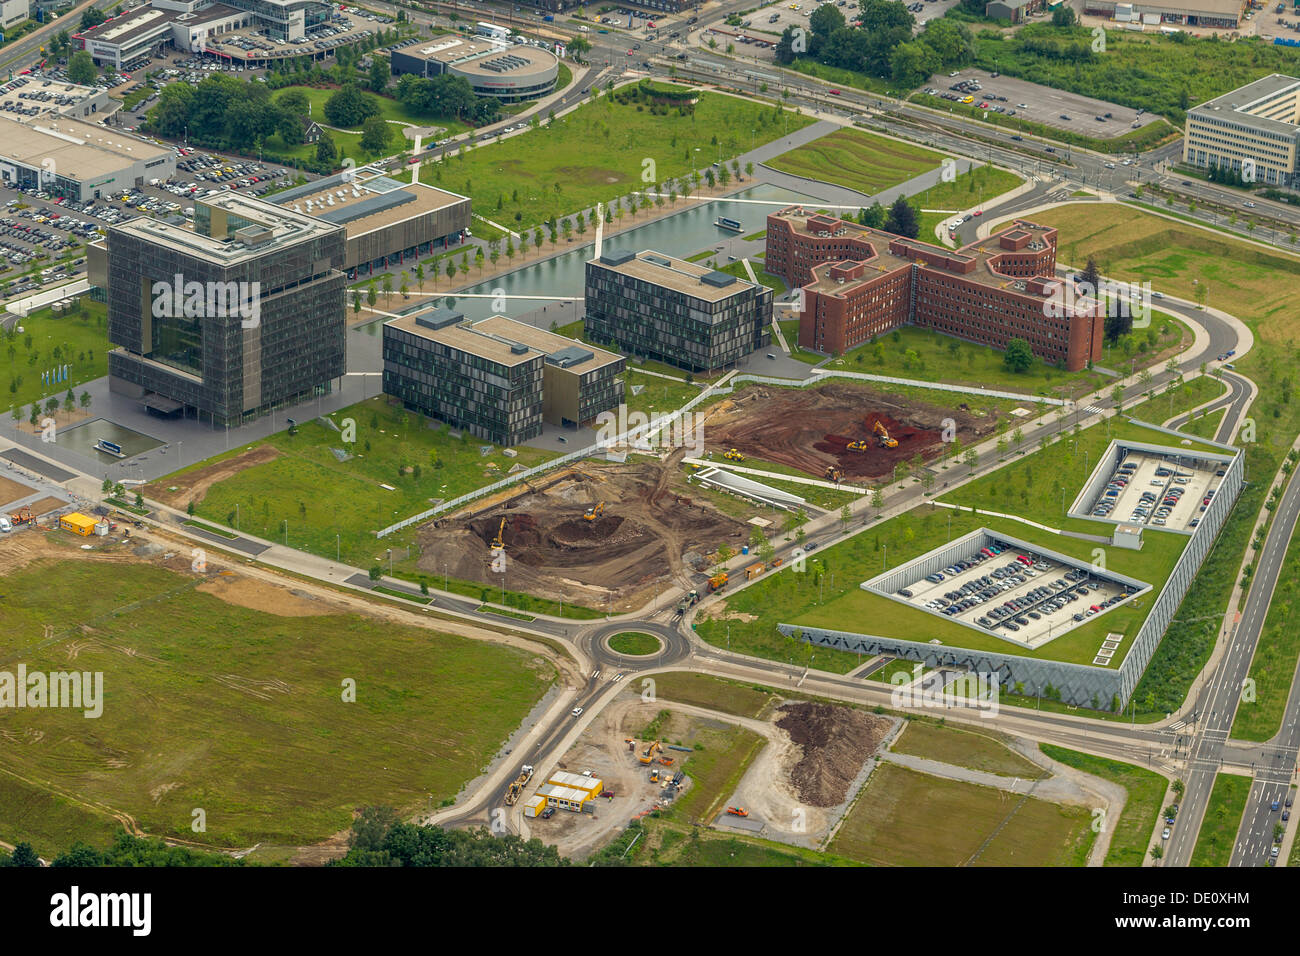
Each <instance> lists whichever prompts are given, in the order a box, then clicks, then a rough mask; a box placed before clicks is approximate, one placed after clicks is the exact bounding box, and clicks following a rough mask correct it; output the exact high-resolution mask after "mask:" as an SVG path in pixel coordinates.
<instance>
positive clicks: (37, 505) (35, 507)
mask: <svg viewBox="0 0 1300 956" xmlns="http://www.w3.org/2000/svg"><path fill="white" fill-rule="evenodd" d="M67 506H68V502H67V499H65V498H55V497H54V496H53V495H48V496H46V497H44V498H37V499H36V500H35V501H33V502H32V503H31V504H30V505H28V506H27V507H29V508H31V509H32V514H33V515H36V516H37V517H39V516H41V515H45V514H49V513H50V512H51V511H58V510H59V509H60V508H66V507H67Z"/></svg>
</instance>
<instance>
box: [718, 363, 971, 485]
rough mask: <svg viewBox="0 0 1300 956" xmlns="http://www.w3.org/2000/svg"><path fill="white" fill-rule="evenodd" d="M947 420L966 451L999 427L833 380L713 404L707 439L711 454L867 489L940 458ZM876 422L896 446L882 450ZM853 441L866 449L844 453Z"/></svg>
mask: <svg viewBox="0 0 1300 956" xmlns="http://www.w3.org/2000/svg"><path fill="white" fill-rule="evenodd" d="M948 419H951V421H952V424H953V425H954V426H955V427H956V435H955V437H957V438H959V439H960V440H961V441H962V443H963V444H964V445H970V444H972V443H974V442H975V441H977V440H978V439H980V438H982V437H983V436H985V435H987V434H988V433H990V432H991V431H993V429H994V427H995V425H996V421H995V418H994V416H992V415H986V416H984V417H980V416H978V415H975V414H973V413H972V412H971V411H970V410H969V408H967V407H966V406H965V404H958V405H956V406H955V407H951V408H946V407H939V406H935V405H929V404H926V403H924V402H918V401H915V400H913V399H909V398H904V397H901V396H898V395H889V394H886V393H883V392H877V391H876V390H874V389H871V388H867V387H864V386H861V385H857V384H851V385H850V384H845V383H842V382H831V383H827V384H826V385H821V386H818V387H817V388H806V389H799V390H795V389H772V388H765V387H762V386H748V387H746V388H743V389H741V390H740V392H737V393H736V395H735V396H734V397H733V399H732V400H731V401H728V402H724V403H722V404H720V405H719V406H718V408H717V410H716V411H715V413H714V414H713V415H712V416H711V417H710V419H709V422H708V427H707V432H706V434H707V437H708V446H709V448H710V450H711V451H714V454H715V455H716V454H717V453H718V452H721V451H726V450H727V449H728V448H736V449H738V450H739V451H741V452H742V453H744V454H746V455H750V456H752V457H754V458H759V459H763V460H765V461H771V462H777V463H779V464H784V465H789V466H791V467H794V468H798V469H799V470H800V471H803V472H806V473H807V474H808V475H810V476H812V477H815V478H821V477H822V476H823V475H825V473H826V467H827V466H828V465H833V466H835V467H836V468H838V469H840V471H841V472H842V473H843V474H844V476H845V477H846V478H848V479H850V480H852V479H855V478H856V479H859V480H860V483H864V484H865V483H867V482H868V481H870V480H872V479H878V478H882V477H886V476H889V475H892V474H893V471H894V467H895V466H896V465H897V464H898V463H899V462H902V461H910V460H912V459H914V458H916V457H917V456H918V455H919V456H920V457H921V458H922V459H923V460H930V459H933V458H936V457H938V455H939V453H940V450H941V448H942V440H943V429H944V427H945V421H946V420H948ZM877 422H879V423H880V424H881V425H882V426H883V427H884V428H885V429H886V430H887V431H888V432H889V436H890V437H891V438H893V439H894V440H896V441H897V442H898V445H897V447H895V448H885V447H881V445H880V443H879V441H878V440H877V436H876V435H875V433H874V428H875V425H876V423H877ZM855 441H866V442H867V445H868V447H867V449H866V450H865V451H849V448H848V446H849V443H850V442H855Z"/></svg>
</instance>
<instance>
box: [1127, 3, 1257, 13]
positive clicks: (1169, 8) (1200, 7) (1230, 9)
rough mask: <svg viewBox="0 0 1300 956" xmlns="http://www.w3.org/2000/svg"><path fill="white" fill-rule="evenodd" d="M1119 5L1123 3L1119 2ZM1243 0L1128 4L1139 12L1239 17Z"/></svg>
mask: <svg viewBox="0 0 1300 956" xmlns="http://www.w3.org/2000/svg"><path fill="white" fill-rule="evenodd" d="M1120 5H1121V6H1122V5H1123V3H1122V2H1121V4H1120ZM1245 5H1246V4H1245V0H1191V2H1189V0H1132V2H1131V3H1130V4H1129V6H1131V7H1132V8H1133V9H1134V10H1136V11H1138V12H1139V13H1141V12H1142V11H1143V10H1153V11H1155V10H1159V11H1161V12H1163V13H1182V14H1192V15H1194V16H1201V15H1202V14H1208V15H1210V16H1219V17H1239V16H1240V15H1241V8H1242V7H1244V6H1245Z"/></svg>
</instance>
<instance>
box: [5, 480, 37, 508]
mask: <svg viewBox="0 0 1300 956" xmlns="http://www.w3.org/2000/svg"><path fill="white" fill-rule="evenodd" d="M31 493H32V488H30V487H29V486H27V485H24V484H22V483H21V482H18V481H14V480H12V479H10V478H0V507H3V506H5V505H7V504H9V502H11V501H17V500H18V499H19V498H26V497H27V496H28V495H30V494H31Z"/></svg>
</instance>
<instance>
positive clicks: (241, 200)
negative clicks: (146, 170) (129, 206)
mask: <svg viewBox="0 0 1300 956" xmlns="http://www.w3.org/2000/svg"><path fill="white" fill-rule="evenodd" d="M200 205H203V206H210V207H212V208H214V209H224V210H225V211H226V212H227V213H229V214H231V215H235V216H239V217H240V218H241V219H247V220H249V221H251V222H255V223H258V224H259V225H261V226H264V227H266V229H268V230H269V236H268V238H267V240H266V241H264V242H258V243H255V244H249V243H246V242H244V241H241V240H239V239H213V238H212V237H210V236H205V235H203V234H202V233H200V232H196V231H195V230H194V226H193V224H192V223H189V222H186V223H174V222H164V221H161V220H158V219H149V218H147V217H144V216H141V217H138V218H136V219H132V220H130V221H129V222H126V223H123V224H122V225H120V226H110V227H109V237H110V238H109V244H110V247H111V245H112V236H113V235H115V234H118V233H121V234H125V235H131V236H135V237H137V238H139V239H144V240H146V241H148V242H154V243H157V244H159V245H162V246H167V247H170V248H173V249H178V250H179V251H181V252H184V253H186V254H188V255H192V256H197V257H199V258H202V259H207V260H209V261H211V262H214V263H216V264H217V265H221V266H229V265H233V264H234V263H237V262H242V261H244V260H247V259H254V258H257V257H259V256H261V255H263V254H264V253H265V252H266V251H267V250H268V249H281V248H284V247H285V246H289V245H294V244H296V243H299V242H305V241H307V240H309V239H317V238H320V237H322V236H327V235H329V234H330V233H332V232H334V231H335V230H336V229H339V228H341V227H339V226H336V225H333V224H331V223H328V222H324V221H322V220H320V219H316V218H315V217H313V216H306V215H302V214H299V213H295V212H292V211H290V210H287V209H282V208H281V207H279V206H276V205H274V204H273V203H269V202H267V201H266V200H264V199H255V198H253V197H252V196H242V195H239V194H238V193H236V192H234V191H233V190H232V191H231V192H225V193H219V194H218V195H216V196H209V197H207V198H205V199H199V200H196V201H195V206H196V207H197V206H200Z"/></svg>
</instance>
